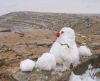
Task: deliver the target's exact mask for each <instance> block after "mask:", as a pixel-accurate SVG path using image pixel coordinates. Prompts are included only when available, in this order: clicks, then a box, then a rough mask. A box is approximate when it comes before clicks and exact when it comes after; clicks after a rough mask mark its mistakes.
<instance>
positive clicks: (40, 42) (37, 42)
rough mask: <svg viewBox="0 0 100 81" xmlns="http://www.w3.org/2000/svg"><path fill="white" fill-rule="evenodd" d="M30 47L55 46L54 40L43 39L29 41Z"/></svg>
mask: <svg viewBox="0 0 100 81" xmlns="http://www.w3.org/2000/svg"><path fill="white" fill-rule="evenodd" d="M26 44H28V45H36V46H48V47H50V46H51V45H52V44H53V40H50V39H42V40H29V41H27V42H26Z"/></svg>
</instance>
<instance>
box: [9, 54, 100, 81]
mask: <svg viewBox="0 0 100 81" xmlns="http://www.w3.org/2000/svg"><path fill="white" fill-rule="evenodd" d="M99 62H100V56H99V55H96V54H94V55H92V56H90V57H89V58H88V59H84V58H83V60H82V62H81V64H79V65H78V66H77V67H75V68H72V69H71V70H69V71H65V72H63V73H62V72H55V71H38V70H37V69H33V71H32V72H21V71H18V72H16V73H14V74H12V78H11V81H68V79H69V76H70V74H71V72H72V71H73V72H74V73H75V74H82V73H84V72H85V71H86V70H87V68H88V65H89V64H92V65H93V67H94V68H97V67H98V64H99Z"/></svg>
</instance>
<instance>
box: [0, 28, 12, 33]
mask: <svg viewBox="0 0 100 81" xmlns="http://www.w3.org/2000/svg"><path fill="white" fill-rule="evenodd" d="M0 32H11V30H10V29H9V28H0Z"/></svg>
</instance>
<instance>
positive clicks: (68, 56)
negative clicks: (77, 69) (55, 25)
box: [50, 27, 79, 70]
mask: <svg viewBox="0 0 100 81" xmlns="http://www.w3.org/2000/svg"><path fill="white" fill-rule="evenodd" d="M62 32H63V33H62ZM59 33H60V36H59V37H58V38H57V40H56V41H55V42H54V44H53V45H52V47H51V49H50V53H51V54H53V55H54V56H55V58H56V62H57V63H59V64H64V63H65V65H66V69H67V70H68V69H69V68H70V64H71V63H72V64H73V66H77V64H78V63H79V52H78V48H77V45H76V42H75V32H74V30H73V29H71V28H70V27H64V28H62V29H61V30H60V32H59ZM61 44H62V45H61ZM64 44H65V45H64Z"/></svg>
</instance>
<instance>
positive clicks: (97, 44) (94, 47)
mask: <svg viewBox="0 0 100 81" xmlns="http://www.w3.org/2000/svg"><path fill="white" fill-rule="evenodd" d="M91 47H92V48H93V50H95V49H96V50H97V49H100V43H96V42H94V43H92V44H91Z"/></svg>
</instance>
